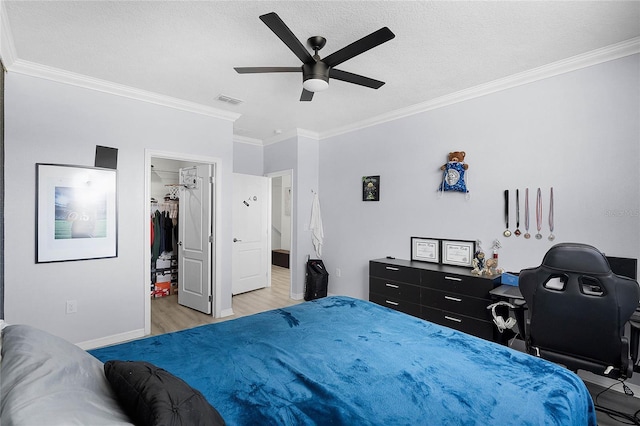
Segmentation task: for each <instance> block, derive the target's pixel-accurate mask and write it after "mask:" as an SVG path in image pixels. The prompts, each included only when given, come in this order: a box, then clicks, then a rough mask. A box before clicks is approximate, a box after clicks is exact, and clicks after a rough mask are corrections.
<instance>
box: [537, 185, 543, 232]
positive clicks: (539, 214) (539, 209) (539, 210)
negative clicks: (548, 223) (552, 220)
mask: <svg viewBox="0 0 640 426" xmlns="http://www.w3.org/2000/svg"><path fill="white" fill-rule="evenodd" d="M536 226H537V227H538V234H540V230H541V229H542V192H540V188H538V194H537V197H536Z"/></svg>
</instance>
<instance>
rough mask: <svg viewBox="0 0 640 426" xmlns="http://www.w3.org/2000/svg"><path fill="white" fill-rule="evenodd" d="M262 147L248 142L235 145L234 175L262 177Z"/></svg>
mask: <svg viewBox="0 0 640 426" xmlns="http://www.w3.org/2000/svg"><path fill="white" fill-rule="evenodd" d="M262 151H263V147H262V145H254V144H251V143H246V142H234V143H233V173H242V174H245V175H255V176H262V175H263V174H264V172H263V167H264V166H263V164H262Z"/></svg>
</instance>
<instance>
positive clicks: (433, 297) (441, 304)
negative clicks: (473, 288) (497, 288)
mask: <svg viewBox="0 0 640 426" xmlns="http://www.w3.org/2000/svg"><path fill="white" fill-rule="evenodd" d="M490 303H491V301H490V300H487V299H479V298H477V297H471V296H467V295H462V294H459V293H452V292H446V291H438V290H432V289H430V288H423V289H422V294H421V297H420V304H421V305H425V306H427V307H431V308H437V309H442V310H443V311H449V312H455V313H459V314H463V315H466V316H468V317H472V318H478V319H482V320H486V321H490V320H491V318H492V317H491V311H490V310H488V309H487V306H489V304H490Z"/></svg>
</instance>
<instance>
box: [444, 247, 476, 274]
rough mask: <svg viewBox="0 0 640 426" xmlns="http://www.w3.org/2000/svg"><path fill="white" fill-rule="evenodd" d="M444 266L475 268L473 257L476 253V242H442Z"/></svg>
mask: <svg viewBox="0 0 640 426" xmlns="http://www.w3.org/2000/svg"><path fill="white" fill-rule="evenodd" d="M441 244H442V246H441V250H442V264H443V265H453V266H463V267H465V268H472V267H473V256H474V255H475V252H476V243H475V241H466V240H442V241H441Z"/></svg>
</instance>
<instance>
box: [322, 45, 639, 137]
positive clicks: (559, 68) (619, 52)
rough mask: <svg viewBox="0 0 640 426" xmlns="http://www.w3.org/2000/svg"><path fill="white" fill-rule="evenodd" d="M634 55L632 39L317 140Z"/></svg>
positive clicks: (392, 113)
mask: <svg viewBox="0 0 640 426" xmlns="http://www.w3.org/2000/svg"><path fill="white" fill-rule="evenodd" d="M637 53H640V37H635V38H631V39H629V40H625V41H623V42H620V43H616V44H612V45H610V46H606V47H603V48H601V49H596V50H593V51H591V52H587V53H583V54H581V55H576V56H572V57H570V58H567V59H563V60H561V61H557V62H553V63H551V64H548V65H543V66H541V67H538V68H533V69H531V70H528V71H524V72H521V73H518V74H514V75H511V76H508V77H504V78H501V79H498V80H494V81H492V82H489V83H485V84H481V85H478V86H474V87H471V88H468V89H464V90H461V91H459V92H455V93H452V94H449V95H445V96H441V97H439V98H436V99H432V100H430V101H426V102H422V103H419V104H416V105H412V106H409V107H407V108H402V109H398V110H395V111H391V112H389V113H386V114H382V115H378V116H376V117H371V118H369V119H366V120H362V121H359V122H357V123H352V124H350V125H347V126H343V127H339V128H336V129H333V130H329V131H327V132H322V133H320V134H319V138H320V140H322V139H327V138H330V137H333V136H338V135H341V134H344V133H349V132H352V131H355V130H360V129H364V128H367V127H371V126H375V125H378V124H382V123H386V122H389V121H393V120H398V119H400V118H404V117H409V116H411V115H415V114H419V113H422V112H426V111H430V110H434V109H437V108H442V107H445V106H448V105H452V104H455V103H459V102H464V101H466V100H470V99H474V98H478V97H480V96H484V95H488V94H491V93H495V92H500V91H502V90H507V89H511V88H514V87H518V86H522V85H525V84H529V83H532V82H535V81H539V80H543V79H545V78H550V77H554V76H557V75H560V74H566V73H569V72H572V71H576V70H579V69H583V68H587V67H590V66H593V65H598V64H601V63H603V62H608V61H613V60H615V59H620V58H623V57H625V56H630V55H634V54H637Z"/></svg>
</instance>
